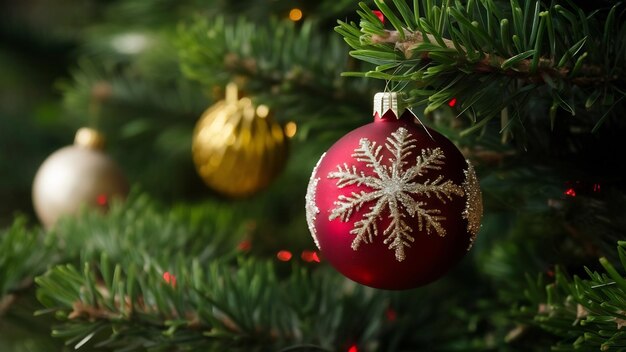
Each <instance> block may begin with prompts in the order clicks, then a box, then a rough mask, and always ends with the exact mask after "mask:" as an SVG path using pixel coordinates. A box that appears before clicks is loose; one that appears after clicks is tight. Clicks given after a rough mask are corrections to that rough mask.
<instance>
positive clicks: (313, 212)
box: [304, 153, 326, 249]
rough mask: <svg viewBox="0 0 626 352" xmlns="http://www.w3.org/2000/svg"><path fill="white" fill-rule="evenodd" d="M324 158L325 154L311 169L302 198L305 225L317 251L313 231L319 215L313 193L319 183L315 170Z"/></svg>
mask: <svg viewBox="0 0 626 352" xmlns="http://www.w3.org/2000/svg"><path fill="white" fill-rule="evenodd" d="M324 156H326V153H324V154H322V156H321V157H320V160H318V161H317V164H316V165H315V167H314V168H313V173H311V179H310V180H309V186H308V187H307V190H306V196H305V197H304V200H305V209H306V222H307V225H309V231H311V237H313V242H315V245H316V246H317V249H320V243H319V241H318V240H317V231H316V230H315V218H316V216H317V214H319V212H320V209H319V208H318V207H317V205H316V204H315V192H316V190H317V183H318V182H319V181H320V178H319V177H315V175H316V174H317V169H318V168H319V166H320V163H321V162H322V159H324Z"/></svg>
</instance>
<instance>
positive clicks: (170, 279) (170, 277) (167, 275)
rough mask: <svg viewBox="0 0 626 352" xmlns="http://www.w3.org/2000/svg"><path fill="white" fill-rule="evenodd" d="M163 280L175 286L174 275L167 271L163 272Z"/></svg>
mask: <svg viewBox="0 0 626 352" xmlns="http://www.w3.org/2000/svg"><path fill="white" fill-rule="evenodd" d="M163 280H165V282H167V283H168V284H170V285H171V286H172V287H176V276H174V275H172V274H170V272H169V271H166V272H164V273H163Z"/></svg>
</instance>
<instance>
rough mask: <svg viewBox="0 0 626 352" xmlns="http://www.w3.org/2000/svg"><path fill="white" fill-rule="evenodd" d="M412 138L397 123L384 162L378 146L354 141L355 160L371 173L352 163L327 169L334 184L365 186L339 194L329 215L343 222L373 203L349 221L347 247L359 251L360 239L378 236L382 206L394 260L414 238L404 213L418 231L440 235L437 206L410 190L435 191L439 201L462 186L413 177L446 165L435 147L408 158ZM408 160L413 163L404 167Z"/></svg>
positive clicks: (443, 232) (399, 258) (442, 230)
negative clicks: (430, 206)
mask: <svg viewBox="0 0 626 352" xmlns="http://www.w3.org/2000/svg"><path fill="white" fill-rule="evenodd" d="M415 142H416V140H415V139H414V138H412V136H411V134H410V133H409V132H408V131H407V130H406V129H405V128H403V127H400V128H398V129H397V130H396V131H395V132H393V133H392V134H391V136H390V137H388V138H387V143H385V148H386V149H387V150H388V151H389V152H390V153H391V154H392V156H393V157H392V158H390V159H389V165H383V163H382V161H383V160H382V159H383V156H382V155H381V150H382V146H380V145H377V144H376V142H371V141H370V140H368V139H367V138H362V139H361V140H360V141H359V147H358V148H356V149H355V150H354V154H352V157H353V158H355V160H356V161H357V162H360V163H364V165H365V167H367V168H371V169H372V170H373V172H374V175H368V174H365V173H364V172H363V171H358V170H357V168H356V166H354V165H353V166H348V165H347V164H346V163H344V164H343V166H341V165H339V166H337V171H334V172H330V173H329V174H328V178H329V179H337V187H339V188H343V187H346V186H350V185H356V186H366V187H367V190H362V191H360V192H358V193H357V192H352V194H350V195H340V196H339V197H338V198H337V200H336V201H335V202H334V204H335V208H333V209H332V210H331V211H330V216H329V218H328V219H329V220H331V221H332V220H334V219H337V218H339V219H340V220H341V221H343V222H348V221H349V219H350V217H351V215H352V214H353V213H354V212H355V211H359V210H360V209H361V208H362V207H363V206H365V205H366V204H368V205H369V204H372V203H373V204H372V205H371V206H370V207H369V211H368V212H367V213H365V214H363V216H362V218H361V219H360V220H358V221H357V222H355V223H354V228H353V229H352V230H351V231H350V233H351V234H353V235H355V236H356V237H355V238H354V240H353V241H352V249H353V250H355V251H356V250H358V249H359V246H360V245H361V243H372V242H373V238H374V236H378V234H379V229H378V222H379V220H380V219H382V218H383V215H384V213H385V211H386V210H388V212H387V213H388V215H387V216H388V217H389V219H390V220H391V221H390V223H389V225H388V226H387V228H385V229H384V230H383V233H382V234H383V237H385V239H384V241H383V243H384V244H386V245H388V248H389V249H391V250H393V251H394V252H395V257H396V260H397V261H399V262H401V261H403V260H404V259H406V254H405V248H407V247H410V246H411V242H414V241H415V239H414V237H413V236H412V229H411V227H409V225H408V224H407V223H406V222H405V218H406V216H407V215H408V216H411V217H417V220H418V230H419V231H423V230H425V231H426V233H427V234H430V233H431V232H435V233H437V235H439V236H442V237H443V236H445V235H446V230H445V228H444V227H443V226H442V224H441V222H442V221H443V220H445V217H444V216H441V215H440V214H441V210H439V209H427V208H426V207H425V206H426V203H425V202H422V201H416V200H415V199H414V198H413V196H414V195H422V196H426V197H427V198H430V197H431V196H435V197H436V198H437V199H439V200H440V201H441V202H442V203H444V204H445V203H446V201H447V200H451V199H452V196H453V195H456V196H463V195H464V192H463V188H462V187H461V186H459V185H456V184H454V183H453V182H452V181H451V180H444V177H443V175H439V176H437V177H436V178H435V179H434V180H432V179H427V180H425V181H423V182H421V183H420V182H418V181H417V180H416V178H417V177H420V176H423V175H424V174H427V173H428V172H429V171H431V170H440V169H441V166H442V165H445V162H444V160H445V155H444V154H443V151H442V150H441V149H440V148H435V149H430V148H427V149H423V150H422V151H421V155H417V157H415V159H414V162H413V161H412V160H411V162H409V160H410V159H411V156H412V155H413V152H412V150H413V149H415V148H416V145H415ZM409 164H411V165H412V166H410V167H407V166H408V165H409Z"/></svg>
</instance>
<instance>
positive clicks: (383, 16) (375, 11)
mask: <svg viewBox="0 0 626 352" xmlns="http://www.w3.org/2000/svg"><path fill="white" fill-rule="evenodd" d="M372 13H373V14H374V15H376V17H378V19H379V20H380V22H382V23H383V24H385V15H383V13H382V12H381V11H378V10H372Z"/></svg>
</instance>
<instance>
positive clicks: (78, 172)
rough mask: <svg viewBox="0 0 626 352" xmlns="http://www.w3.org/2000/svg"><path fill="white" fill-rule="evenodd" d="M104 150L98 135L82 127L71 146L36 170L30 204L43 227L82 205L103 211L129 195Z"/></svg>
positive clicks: (77, 210)
mask: <svg viewBox="0 0 626 352" xmlns="http://www.w3.org/2000/svg"><path fill="white" fill-rule="evenodd" d="M103 147H104V138H103V137H102V135H101V134H100V133H98V132H97V131H95V130H93V129H89V128H81V129H79V130H78V132H77V133H76V138H75V140H74V144H73V145H71V146H67V147H64V148H61V149H59V150H58V151H56V152H54V153H53V154H52V155H50V156H49V157H48V158H47V159H46V160H45V161H44V162H43V164H42V165H41V166H40V167H39V170H38V171H37V174H36V175H35V180H34V182H33V204H34V207H35V212H36V214H37V216H38V218H39V220H40V221H41V222H42V224H43V225H44V226H45V227H47V228H50V227H52V226H53V225H54V224H55V223H56V222H57V220H58V219H59V218H60V217H62V216H67V215H75V214H77V213H78V212H79V211H80V210H81V209H82V208H83V207H85V206H87V207H91V208H97V209H102V210H106V209H107V208H108V205H109V203H110V202H111V200H112V199H113V198H121V199H123V198H125V197H126V196H127V195H128V190H129V186H128V182H127V180H126V178H125V177H124V175H123V174H122V171H121V170H120V168H119V167H118V166H117V164H116V163H115V161H113V159H111V158H110V157H109V156H107V155H106V154H105V153H103V152H102V149H103Z"/></svg>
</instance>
